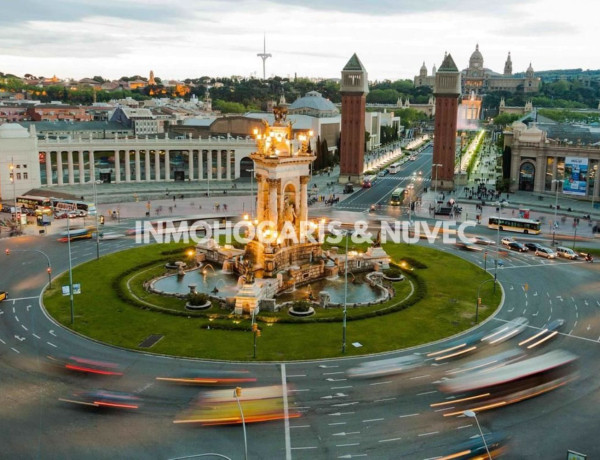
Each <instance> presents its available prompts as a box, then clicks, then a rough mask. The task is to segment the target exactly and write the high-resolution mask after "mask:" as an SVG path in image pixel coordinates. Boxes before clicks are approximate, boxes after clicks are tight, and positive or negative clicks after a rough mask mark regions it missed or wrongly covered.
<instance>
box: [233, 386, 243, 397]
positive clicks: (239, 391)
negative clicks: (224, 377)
mask: <svg viewBox="0 0 600 460" xmlns="http://www.w3.org/2000/svg"><path fill="white" fill-rule="evenodd" d="M234 395H235V396H236V397H237V398H239V397H240V396H242V387H235V390H234Z"/></svg>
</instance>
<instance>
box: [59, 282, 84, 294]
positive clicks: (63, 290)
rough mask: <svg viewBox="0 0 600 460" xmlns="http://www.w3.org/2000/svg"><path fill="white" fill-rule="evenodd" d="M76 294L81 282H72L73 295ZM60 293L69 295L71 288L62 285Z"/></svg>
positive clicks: (79, 291) (79, 292) (79, 290)
mask: <svg viewBox="0 0 600 460" xmlns="http://www.w3.org/2000/svg"><path fill="white" fill-rule="evenodd" d="M76 294H81V284H80V283H76V284H73V295H76ZM62 295H71V289H69V286H68V285H67V286H63V287H62Z"/></svg>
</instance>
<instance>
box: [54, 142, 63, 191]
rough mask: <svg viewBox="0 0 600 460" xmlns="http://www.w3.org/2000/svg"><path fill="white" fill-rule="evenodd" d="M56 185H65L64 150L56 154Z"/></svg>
mask: <svg viewBox="0 0 600 460" xmlns="http://www.w3.org/2000/svg"><path fill="white" fill-rule="evenodd" d="M56 183H57V184H58V185H63V163H62V150H58V151H57V152H56Z"/></svg>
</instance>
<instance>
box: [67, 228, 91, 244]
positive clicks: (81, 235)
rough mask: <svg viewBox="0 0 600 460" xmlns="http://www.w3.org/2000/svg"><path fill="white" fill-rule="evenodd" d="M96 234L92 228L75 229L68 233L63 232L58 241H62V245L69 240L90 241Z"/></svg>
mask: <svg viewBox="0 0 600 460" xmlns="http://www.w3.org/2000/svg"><path fill="white" fill-rule="evenodd" d="M94 233H95V231H94V229H93V228H91V227H90V228H79V229H73V230H70V231H68V232H62V233H61V237H60V238H59V239H58V241H60V242H61V243H66V242H68V241H69V240H71V241H76V240H89V239H91V238H92V237H93V236H94Z"/></svg>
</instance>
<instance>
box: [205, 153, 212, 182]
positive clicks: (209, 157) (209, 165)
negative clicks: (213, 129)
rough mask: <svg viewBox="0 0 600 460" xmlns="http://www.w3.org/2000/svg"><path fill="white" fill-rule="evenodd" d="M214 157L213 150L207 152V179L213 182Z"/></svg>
mask: <svg viewBox="0 0 600 460" xmlns="http://www.w3.org/2000/svg"><path fill="white" fill-rule="evenodd" d="M212 156H213V151H212V150H207V151H206V178H207V179H208V180H211V179H212V178H213V177H212V170H213V168H212V158H213V157H212Z"/></svg>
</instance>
